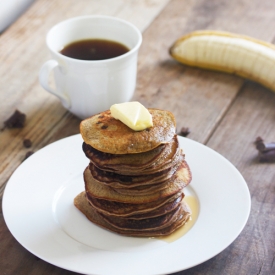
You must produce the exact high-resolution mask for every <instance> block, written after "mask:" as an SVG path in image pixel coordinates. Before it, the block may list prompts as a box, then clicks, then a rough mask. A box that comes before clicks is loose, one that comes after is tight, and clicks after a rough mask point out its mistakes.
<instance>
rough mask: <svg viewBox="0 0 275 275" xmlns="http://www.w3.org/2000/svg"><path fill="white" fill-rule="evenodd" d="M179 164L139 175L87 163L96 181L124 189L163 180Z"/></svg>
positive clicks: (173, 171)
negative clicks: (109, 170) (126, 173)
mask: <svg viewBox="0 0 275 275" xmlns="http://www.w3.org/2000/svg"><path fill="white" fill-rule="evenodd" d="M179 165H180V163H178V164H177V165H175V166H172V167H169V168H168V169H166V170H164V171H159V172H157V173H153V174H149V175H141V176H131V175H121V174H116V173H113V172H108V171H103V170H100V169H99V168H97V167H96V166H95V165H94V164H93V163H90V164H89V169H90V171H91V173H92V176H93V178H94V179H95V180H96V181H99V182H100V183H102V184H105V185H107V186H110V187H112V188H115V189H119V188H123V189H125V188H133V187H138V186H143V185H148V184H155V183H160V182H164V181H166V180H168V179H170V178H171V177H172V176H173V175H174V173H175V172H176V171H177V169H178V167H179Z"/></svg>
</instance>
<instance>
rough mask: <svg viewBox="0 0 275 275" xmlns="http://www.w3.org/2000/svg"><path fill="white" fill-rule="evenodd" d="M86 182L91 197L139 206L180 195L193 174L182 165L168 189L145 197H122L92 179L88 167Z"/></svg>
mask: <svg viewBox="0 0 275 275" xmlns="http://www.w3.org/2000/svg"><path fill="white" fill-rule="evenodd" d="M84 181H85V190H86V192H87V193H88V194H89V195H90V196H91V197H95V198H99V199H106V200H111V201H117V202H124V203H133V204H134V203H137V204H139V203H148V202H152V201H155V200H158V199H162V198H165V197H169V196H172V195H173V194H176V193H178V192H179V191H180V190H182V188H183V187H185V186H186V185H187V184H189V182H190V181H191V172H190V170H189V168H188V167H186V166H184V165H183V164H182V165H181V166H180V168H179V169H178V170H177V172H176V173H175V174H174V175H173V177H172V178H171V179H170V181H169V184H168V185H167V188H166V189H163V190H160V191H158V192H154V193H152V194H149V195H144V196H136V195H122V194H119V193H117V192H116V191H115V190H114V189H113V188H111V187H108V186H106V185H104V184H101V183H100V182H98V181H96V180H95V179H94V178H93V177H92V174H91V171H90V169H89V167H87V168H86V169H85V171H84Z"/></svg>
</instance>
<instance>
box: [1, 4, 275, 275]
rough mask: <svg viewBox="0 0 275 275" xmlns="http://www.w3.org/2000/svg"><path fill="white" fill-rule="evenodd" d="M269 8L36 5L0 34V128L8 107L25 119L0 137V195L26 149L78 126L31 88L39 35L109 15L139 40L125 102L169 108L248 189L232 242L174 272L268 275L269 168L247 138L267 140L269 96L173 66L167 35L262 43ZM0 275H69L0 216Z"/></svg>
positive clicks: (271, 246)
mask: <svg viewBox="0 0 275 275" xmlns="http://www.w3.org/2000/svg"><path fill="white" fill-rule="evenodd" d="M274 10H275V2H274V1H269V0H262V1H257V0H241V1H239V0H232V1H226V0H212V1H209V0H187V1H183V0H140V1H129V0H128V1H127V0H117V1H111V0H101V1H96V0H90V1H87V0H77V1H73V0H55V1H53V0H52V1H49V0H37V1H36V2H35V3H34V4H33V5H32V7H31V8H30V9H29V10H28V11H27V12H26V13H25V14H24V15H23V16H22V17H21V18H19V20H17V21H16V22H15V23H14V24H13V25H12V26H11V27H10V28H9V29H8V30H6V31H5V32H4V33H2V35H1V36H0V58H1V63H0V75H1V77H0V83H1V84H0V87H1V91H0V128H2V126H3V123H4V121H5V120H7V119H8V118H9V117H10V116H11V114H12V113H13V112H14V111H15V110H16V109H18V110H20V111H21V112H23V113H25V114H26V116H27V119H26V123H25V126H24V127H23V128H20V129H5V130H3V131H1V132H0V152H1V153H0V173H1V175H0V190H1V193H2V192H3V190H4V186H5V184H6V182H7V181H8V179H9V177H10V176H11V174H12V173H13V172H14V170H15V169H16V168H17V167H18V166H19V165H20V164H21V162H22V161H23V159H24V158H25V155H26V153H27V152H28V151H33V152H35V151H37V150H39V149H40V148H42V147H44V146H45V145H47V144H49V143H51V142H53V141H56V140H58V139H61V138H64V137H67V136H70V135H73V134H76V133H79V129H78V128H79V122H80V120H79V119H78V118H76V117H75V116H73V115H72V114H70V113H68V112H67V111H66V110H65V109H64V108H63V107H62V105H61V104H60V102H59V101H58V100H57V98H55V97H54V96H52V95H50V94H48V93H47V92H46V91H44V90H43V89H42V88H41V86H40V85H39V82H38V71H39V69H40V67H41V65H42V64H43V63H44V62H45V61H46V60H48V59H49V57H50V56H49V53H48V50H47V48H46V45H45V35H46V33H47V31H48V30H49V29H50V28H51V27H52V26H53V25H54V24H56V23H57V22H59V21H62V20H64V19H67V18H70V17H74V16H78V15H86V14H105V15H112V16H117V17H120V18H123V19H126V20H129V21H130V22H132V23H134V24H135V25H136V26H137V27H138V28H139V29H140V30H141V31H142V33H143V44H142V46H141V49H140V53H139V62H138V79H137V89H136V92H135V96H134V99H135V100H138V101H140V102H141V103H143V104H144V105H145V106H146V107H155V108H161V109H168V110H170V111H172V112H173V113H174V114H175V116H176V119H177V128H178V129H180V128H181V127H189V128H190V130H191V133H190V134H189V136H188V138H190V139H193V140H196V141H198V142H201V143H203V144H205V145H207V146H209V147H211V148H213V149H214V150H216V151H217V152H219V153H220V154H222V155H223V156H224V157H226V158H227V159H228V160H229V161H231V162H232V163H233V164H234V165H235V166H236V167H237V168H238V170H239V171H240V172H241V174H242V175H243V177H244V178H245V180H246V181H247V184H248V187H249V190H250V192H251V198H252V208H251V214H250V217H249V220H248V223H247V225H246V227H245V228H244V230H243V231H242V233H241V234H240V235H239V237H238V238H237V239H236V240H235V241H234V242H233V243H232V244H231V245H230V246H229V247H228V248H226V249H225V250H224V251H223V252H221V253H220V254H218V255H217V256H216V257H214V258H212V259H210V260H208V261H207V262H205V263H202V264H201V265H199V266H196V267H194V268H191V269H189V270H186V271H181V272H178V273H176V274H181V275H184V274H188V275H190V274H204V275H205V274H219V275H221V274H226V275H228V274H232V275H235V274H239V275H241V274H243V275H247V274H255V275H256V274H261V275H263V274H275V264H274V259H275V214H274V213H275V212H274V208H275V173H274V172H275V164H274V163H259V162H258V160H257V151H256V150H255V146H254V144H253V142H254V140H255V139H256V137H257V136H262V137H263V138H264V139H265V140H266V141H275V127H274V123H275V108H274V106H275V94H274V93H273V92H272V91H270V90H268V89H266V88H264V87H262V86H261V85H259V84H256V83H254V82H250V81H247V80H244V79H242V78H240V77H237V76H233V75H229V74H224V73H218V72H212V71H206V70H201V69H196V68H190V67H187V66H184V65H181V64H179V63H177V62H176V61H174V60H173V59H172V58H171V57H170V56H169V54H168V48H169V47H170V46H171V45H172V43H173V42H174V41H175V40H176V39H177V38H179V37H180V36H182V35H184V34H186V33H188V32H190V31H193V30H198V29H215V30H224V31H231V32H235V33H240V34H245V35H249V36H253V37H255V38H258V39H262V40H265V41H268V42H272V41H273V39H274V37H275V12H274ZM24 139H30V140H31V141H32V146H31V148H28V149H27V148H25V147H24V146H23V140H24ZM228 195H230V194H228ZM0 273H1V274H5V275H13V274H21V275H24V274H26V275H37V274H39V275H43V274H64V275H65V274H76V273H74V272H70V271H67V270H63V269H60V268H58V267H55V266H53V265H51V264H48V263H46V262H44V261H43V260H40V259H39V258H37V257H35V256H34V255H33V254H31V253H29V252H28V251H27V250H25V249H24V248H23V247H22V246H21V245H20V244H19V243H18V242H17V241H16V240H15V239H14V238H13V236H12V235H11V234H10V232H9V230H8V228H7V227H6V224H5V221H4V219H3V215H2V211H1V216H0Z"/></svg>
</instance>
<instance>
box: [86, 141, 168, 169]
mask: <svg viewBox="0 0 275 275" xmlns="http://www.w3.org/2000/svg"><path fill="white" fill-rule="evenodd" d="M169 144H170V143H167V144H161V145H159V146H158V147H156V148H154V149H153V150H151V151H147V152H144V153H137V154H120V155H117V154H116V155H114V154H109V153H104V152H100V151H98V150H96V149H94V148H93V147H92V146H90V145H88V144H86V143H85V142H83V145H82V149H83V151H84V153H85V155H86V157H87V158H88V159H90V160H91V162H92V163H94V164H95V165H96V166H97V167H99V168H105V169H106V168H107V167H108V168H111V169H112V167H114V168H113V169H114V170H115V167H117V166H119V167H124V168H128V167H136V168H137V169H145V168H146V167H148V166H150V165H152V163H154V161H156V159H157V158H158V157H159V156H160V154H162V153H163V151H164V149H165V147H167V146H169Z"/></svg>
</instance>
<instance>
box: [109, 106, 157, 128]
mask: <svg viewBox="0 0 275 275" xmlns="http://www.w3.org/2000/svg"><path fill="white" fill-rule="evenodd" d="M110 111H111V115H112V116H113V117H114V118H115V119H119V120H120V121H121V122H122V123H124V124H126V125H127V126H128V127H130V128H131V129H133V130H135V131H141V130H144V129H146V128H149V127H151V126H153V121H152V115H151V114H150V113H149V111H148V110H147V109H146V108H145V107H144V106H143V105H142V104H140V103H139V102H137V101H133V102H125V103H120V104H114V105H112V106H111V108H110Z"/></svg>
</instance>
